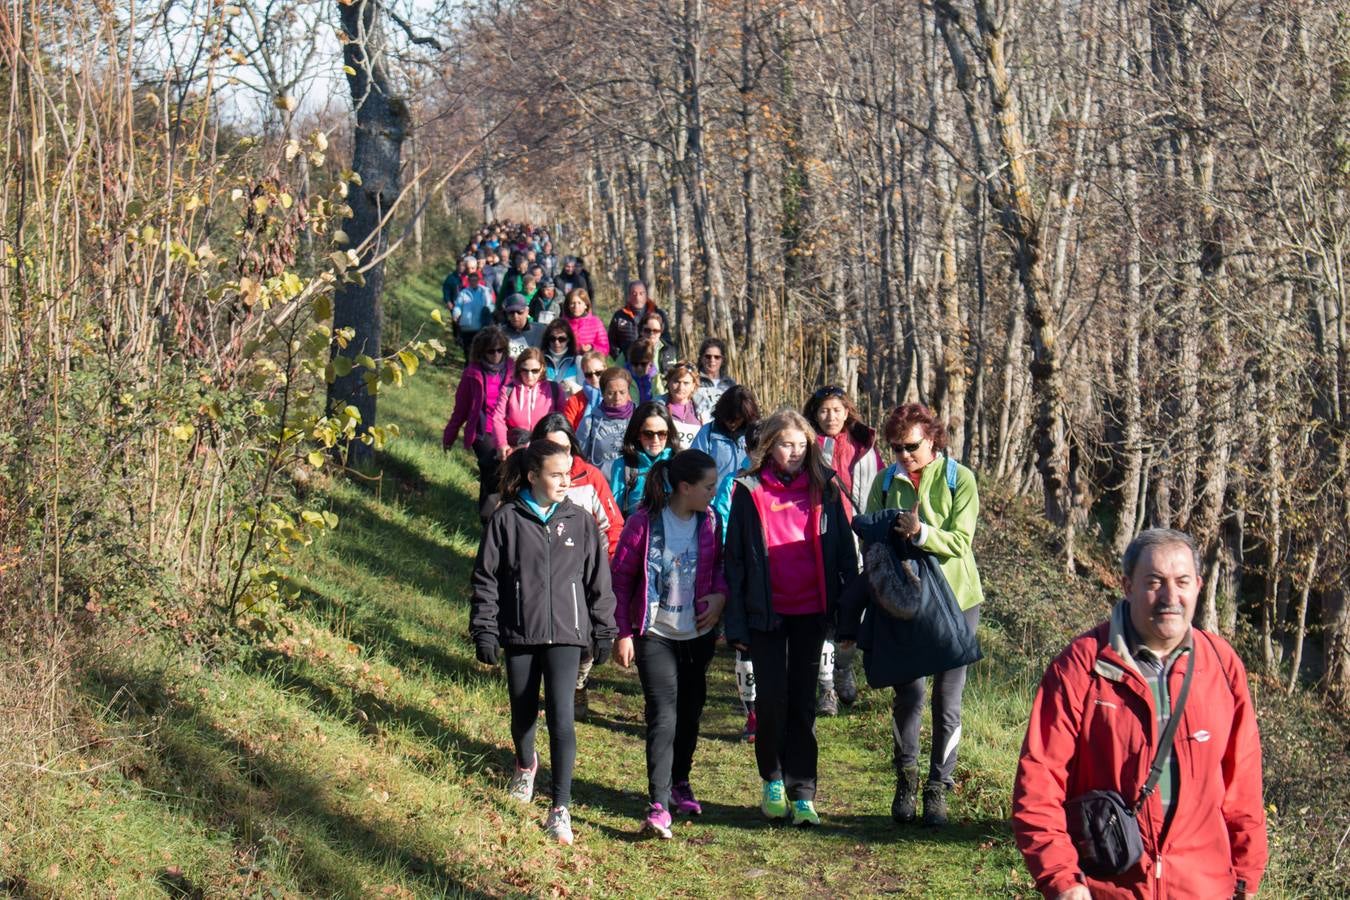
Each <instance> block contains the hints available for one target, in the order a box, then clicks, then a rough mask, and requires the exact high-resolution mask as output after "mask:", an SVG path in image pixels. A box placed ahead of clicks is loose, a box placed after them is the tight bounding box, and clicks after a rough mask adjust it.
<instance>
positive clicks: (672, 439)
mask: <svg viewBox="0 0 1350 900" xmlns="http://www.w3.org/2000/svg"><path fill="white" fill-rule="evenodd" d="M672 448H674V449H675V450H678V449H680V448H679V436H678V435H677V434H676V432H675V423H674V422H673V421H672V420H671V418H670V410H668V409H666V405H665V404H664V403H661V402H659V401H654V400H653V401H648V402H647V403H643V404H642V405H640V406H639V407H638V408H637V409H636V410H635V411H634V412H633V417H632V418H631V419H629V420H628V429H627V430H626V431H624V434H623V453H622V454H620V456H619V458H618V459H616V460H614V462H613V463H611V464H610V470H609V489H610V490H611V491H613V492H614V502H615V503H617V504H619V510H620V511H621V512H623V514H624V517H625V518H627V517H628V516H631V515H632V514H633V513H634V512H635V511H636V510H637V506H638V501H640V500H641V499H642V492H643V490H644V489H645V487H646V484H647V473H648V472H649V471H651V467H652V466H653V465H654V464H655V463H657V462H659V461H660V460H663V459H667V458H668V457H669V456H670V454H671V452H672Z"/></svg>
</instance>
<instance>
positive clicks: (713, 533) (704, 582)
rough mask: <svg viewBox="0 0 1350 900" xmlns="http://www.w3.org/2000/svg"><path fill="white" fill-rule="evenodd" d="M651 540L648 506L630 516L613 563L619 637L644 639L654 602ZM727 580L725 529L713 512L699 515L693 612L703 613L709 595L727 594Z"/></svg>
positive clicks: (611, 562)
mask: <svg viewBox="0 0 1350 900" xmlns="http://www.w3.org/2000/svg"><path fill="white" fill-rule="evenodd" d="M650 539H651V518H650V516H649V515H648V513H647V508H646V507H645V506H643V507H639V508H638V510H637V512H635V513H633V514H632V515H631V516H629V517H628V520H627V521H625V522H624V523H623V534H621V535H619V546H618V549H616V550H615V551H614V558H613V559H612V560H611V561H610V571H611V572H612V573H613V583H614V598H615V600H616V601H617V605H616V607H615V611H614V622H615V624H617V625H618V626H619V637H621V638H624V637H641V636H642V635H643V634H645V633H646V631H647V622H648V621H649V618H650V616H649V612H650V609H651V600H650V598H648V596H647V594H648V586H649V585H650V583H651V572H650V566H651V565H653V563H650V562H649V561H648V559H647V557H648V552H647V551H648V547H649V546H650ZM726 592H727V580H726V577H725V576H724V575H723V574H722V528H721V526H720V525H719V524H718V523H717V515H716V514H715V513H713V512H712V511H711V510H710V511H709V512H707V513H702V514H700V519H699V523H698V567H697V568H696V569H695V571H694V597H695V600H694V612H695V613H696V614H697V613H701V612H703V611H704V610H705V609H707V608H708V604H707V603H704V602H702V601H701V599H700V598H703V597H706V596H708V595H709V594H725V593H726Z"/></svg>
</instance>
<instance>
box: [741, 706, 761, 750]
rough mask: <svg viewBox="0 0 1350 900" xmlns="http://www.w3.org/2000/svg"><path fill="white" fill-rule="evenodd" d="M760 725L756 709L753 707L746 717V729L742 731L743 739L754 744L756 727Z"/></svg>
mask: <svg viewBox="0 0 1350 900" xmlns="http://www.w3.org/2000/svg"><path fill="white" fill-rule="evenodd" d="M758 726H759V721H758V719H756V717H755V711H754V710H753V709H752V710H750V712H749V714H748V715H747V716H746V717H745V731H743V732H741V740H743V741H745V742H746V743H747V744H753V743H754V742H755V729H756V728H757V727H758Z"/></svg>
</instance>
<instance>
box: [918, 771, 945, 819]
mask: <svg viewBox="0 0 1350 900" xmlns="http://www.w3.org/2000/svg"><path fill="white" fill-rule="evenodd" d="M923 824H924V826H925V827H927V828H940V827H942V826H943V825H946V824H947V786H946V785H945V784H942V783H941V782H939V783H936V784H934V783H933V782H931V781H930V782H929V783H928V784H925V785H924V786H923Z"/></svg>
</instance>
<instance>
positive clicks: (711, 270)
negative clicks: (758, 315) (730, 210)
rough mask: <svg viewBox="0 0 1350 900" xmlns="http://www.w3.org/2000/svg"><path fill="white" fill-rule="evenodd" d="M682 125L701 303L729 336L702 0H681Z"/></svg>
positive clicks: (714, 329)
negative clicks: (711, 167) (708, 143)
mask: <svg viewBox="0 0 1350 900" xmlns="http://www.w3.org/2000/svg"><path fill="white" fill-rule="evenodd" d="M681 49H682V57H683V59H682V60H681V62H682V64H683V68H684V81H685V83H684V105H685V124H686V131H687V134H688V143H687V145H686V148H685V150H686V153H687V154H688V158H689V163H690V164H689V169H688V171H689V177H690V184H689V199H690V203H691V205H692V207H693V213H694V236H695V238H696V239H697V240H698V252H699V261H700V262H701V263H702V265H703V279H702V288H703V290H702V298H701V299H702V301H703V306H704V310H705V315H706V317H707V322H708V327H709V329H710V331H711V333H713V334H723V335H729V334H731V333H732V321H731V309H730V307H729V305H728V303H727V296H726V286H725V281H724V279H723V277H722V256H721V253H720V252H719V251H718V249H717V233H716V231H715V228H714V225H713V215H712V198H711V197H710V195H709V193H708V171H707V169H708V162H707V158H706V155H705V150H704V146H703V128H704V121H703V0H684V44H683V47H682V48H681Z"/></svg>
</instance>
